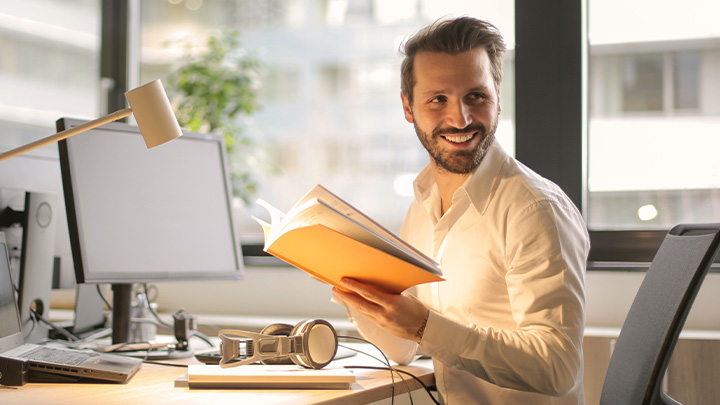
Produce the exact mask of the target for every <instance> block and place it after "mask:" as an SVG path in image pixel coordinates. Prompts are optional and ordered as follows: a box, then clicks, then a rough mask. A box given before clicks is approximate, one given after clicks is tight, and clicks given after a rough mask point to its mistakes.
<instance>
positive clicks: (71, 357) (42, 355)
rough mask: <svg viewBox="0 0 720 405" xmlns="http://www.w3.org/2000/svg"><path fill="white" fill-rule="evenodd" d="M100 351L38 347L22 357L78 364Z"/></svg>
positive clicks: (46, 361) (64, 363)
mask: <svg viewBox="0 0 720 405" xmlns="http://www.w3.org/2000/svg"><path fill="white" fill-rule="evenodd" d="M98 355H99V354H98V353H89V352H80V351H75V350H65V349H55V348H52V347H37V348H35V349H33V350H31V351H29V352H27V353H24V354H23V355H22V356H21V357H23V358H26V359H28V360H33V361H39V362H43V363H53V364H61V365H66V366H77V365H78V364H81V363H82V362H84V361H85V360H87V359H90V358H92V357H95V356H98Z"/></svg>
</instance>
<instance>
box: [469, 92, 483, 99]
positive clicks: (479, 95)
mask: <svg viewBox="0 0 720 405" xmlns="http://www.w3.org/2000/svg"><path fill="white" fill-rule="evenodd" d="M468 97H469V98H471V99H473V100H482V99H484V98H485V95H484V94H483V93H470V94H469V95H468Z"/></svg>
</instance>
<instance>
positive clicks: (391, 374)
mask: <svg viewBox="0 0 720 405" xmlns="http://www.w3.org/2000/svg"><path fill="white" fill-rule="evenodd" d="M338 339H350V340H359V341H361V342H364V343H368V344H370V345H371V346H372V347H374V348H376V349H377V350H378V351H379V352H380V354H382V356H383V358H384V359H385V364H387V366H388V368H389V369H390V382H391V383H392V388H391V392H390V394H391V397H390V404H395V374H394V373H393V372H392V366H391V365H390V360H388V358H387V356H386V355H385V353H384V352H383V351H382V350H380V348H379V347H377V346H376V345H375V344H374V343H373V342H371V341H369V340H367V339H363V338H361V337H357V336H338ZM408 395H410V393H409V392H408ZM410 402H412V396H411V395H410Z"/></svg>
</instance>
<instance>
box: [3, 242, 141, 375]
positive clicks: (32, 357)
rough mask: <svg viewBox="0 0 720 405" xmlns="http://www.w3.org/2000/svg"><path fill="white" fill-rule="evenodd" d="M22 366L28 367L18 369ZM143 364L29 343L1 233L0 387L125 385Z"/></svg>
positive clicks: (131, 359)
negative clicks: (89, 383) (41, 383)
mask: <svg viewBox="0 0 720 405" xmlns="http://www.w3.org/2000/svg"><path fill="white" fill-rule="evenodd" d="M22 363H26V364H27V367H26V368H25V367H21V366H18V365H19V364H22ZM141 364H142V360H141V359H136V358H130V357H125V356H119V355H115V354H108V353H95V352H86V351H79V350H72V349H67V348H54V347H52V348H51V347H46V346H41V345H37V344H31V343H26V342H25V339H24V337H23V332H22V328H21V323H20V314H19V312H18V307H17V300H16V298H15V292H14V288H13V285H12V278H11V276H10V262H9V257H8V251H7V243H6V241H5V234H4V233H2V232H0V384H4V385H22V384H24V383H25V382H27V381H28V380H29V381H30V382H34V381H38V382H39V381H53V382H73V381H78V380H80V379H94V380H103V381H114V382H125V381H127V380H129V379H130V378H131V377H132V376H133V375H135V373H137V371H138V370H139V369H140V366H141ZM22 373H26V375H25V376H23V375H20V374H22Z"/></svg>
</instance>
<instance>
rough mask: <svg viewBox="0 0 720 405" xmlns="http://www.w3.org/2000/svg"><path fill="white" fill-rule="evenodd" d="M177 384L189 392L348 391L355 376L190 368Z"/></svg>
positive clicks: (339, 371)
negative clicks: (226, 389) (194, 390)
mask: <svg viewBox="0 0 720 405" xmlns="http://www.w3.org/2000/svg"><path fill="white" fill-rule="evenodd" d="M179 380H180V381H175V386H178V387H182V386H187V387H190V388H260V389H299V388H311V389H348V388H350V386H351V385H352V383H354V382H355V374H353V372H352V371H350V370H346V369H344V368H324V369H321V370H311V369H306V368H302V367H300V366H295V365H292V366H288V365H246V366H240V367H232V368H221V367H220V366H218V365H196V364H191V365H190V366H188V373H187V374H186V375H184V376H182V377H181V378H180V379H179Z"/></svg>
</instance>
